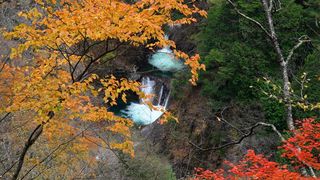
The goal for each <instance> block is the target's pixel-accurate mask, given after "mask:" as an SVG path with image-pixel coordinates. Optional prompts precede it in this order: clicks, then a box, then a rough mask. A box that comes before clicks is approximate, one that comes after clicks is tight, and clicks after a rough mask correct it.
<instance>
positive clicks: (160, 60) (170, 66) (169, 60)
mask: <svg viewBox="0 0 320 180" xmlns="http://www.w3.org/2000/svg"><path fill="white" fill-rule="evenodd" d="M149 64H151V65H152V66H154V67H156V68H158V69H160V70H161V71H165V72H169V71H170V72H175V71H179V70H181V69H183V68H184V64H183V62H182V61H181V60H179V59H176V58H175V57H174V55H173V53H172V50H171V49H170V48H169V47H165V48H163V49H160V50H158V51H157V52H156V53H155V54H153V55H152V56H151V58H150V59H149Z"/></svg>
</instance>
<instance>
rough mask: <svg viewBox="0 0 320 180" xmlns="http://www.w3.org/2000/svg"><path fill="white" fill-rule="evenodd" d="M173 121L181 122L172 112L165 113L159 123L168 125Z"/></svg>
mask: <svg viewBox="0 0 320 180" xmlns="http://www.w3.org/2000/svg"><path fill="white" fill-rule="evenodd" d="M170 120H173V121H175V122H179V120H178V118H177V117H175V116H174V115H172V114H171V113H170V112H168V111H165V112H164V113H163V115H162V117H161V119H160V121H159V123H160V124H164V123H167V122H168V121H170Z"/></svg>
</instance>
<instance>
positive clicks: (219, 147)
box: [189, 122, 285, 151]
mask: <svg viewBox="0 0 320 180" xmlns="http://www.w3.org/2000/svg"><path fill="white" fill-rule="evenodd" d="M259 126H266V127H271V128H272V130H273V131H274V132H275V133H276V134H277V135H278V136H279V138H280V139H281V141H282V142H284V141H285V138H284V137H283V136H282V135H281V133H280V131H278V130H277V128H276V127H275V126H274V125H273V124H267V123H264V122H257V123H256V124H255V125H253V126H251V127H250V128H248V130H249V132H248V133H246V134H244V135H243V136H241V138H240V139H238V140H237V141H232V142H230V143H226V144H224V145H222V146H218V147H211V148H202V147H200V146H198V145H196V144H194V143H193V142H191V141H189V144H191V145H192V146H194V147H196V148H197V149H199V150H201V151H215V150H219V149H223V148H226V147H229V146H232V145H236V144H240V143H241V142H242V141H243V140H244V139H245V138H247V137H249V136H251V135H252V134H253V133H254V129H255V128H257V127H259Z"/></svg>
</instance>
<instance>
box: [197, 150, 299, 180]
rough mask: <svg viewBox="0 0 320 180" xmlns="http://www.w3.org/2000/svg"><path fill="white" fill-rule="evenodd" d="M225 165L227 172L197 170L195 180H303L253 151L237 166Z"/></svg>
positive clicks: (249, 151)
mask: <svg viewBox="0 0 320 180" xmlns="http://www.w3.org/2000/svg"><path fill="white" fill-rule="evenodd" d="M226 164H227V165H228V166H230V169H229V170H228V171H227V172H225V171H224V170H222V169H219V170H217V171H216V172H212V171H209V170H203V169H201V168H197V169H196V178H195V179H197V180H200V179H208V180H217V179H219V180H223V179H247V178H249V179H261V180H265V179H270V180H271V179H272V180H273V179H292V180H294V179H297V180H298V179H303V177H302V176H301V175H300V174H298V173H296V172H290V171H289V170H288V169H287V167H286V166H281V165H279V164H278V163H276V162H272V161H269V160H267V159H266V158H265V157H263V155H261V154H258V155H257V154H255V152H254V151H253V150H248V153H247V155H246V156H245V157H244V158H243V159H242V160H241V161H240V163H239V164H238V165H234V164H232V163H230V162H226Z"/></svg>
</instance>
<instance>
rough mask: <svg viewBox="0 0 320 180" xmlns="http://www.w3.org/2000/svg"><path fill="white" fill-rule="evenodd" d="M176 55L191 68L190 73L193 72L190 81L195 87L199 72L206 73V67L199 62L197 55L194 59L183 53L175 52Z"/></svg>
mask: <svg viewBox="0 0 320 180" xmlns="http://www.w3.org/2000/svg"><path fill="white" fill-rule="evenodd" d="M174 54H175V55H176V56H177V57H179V58H182V59H184V60H185V62H184V64H185V65H187V66H189V68H190V71H191V79H189V81H190V83H191V84H192V85H194V86H195V85H197V81H198V78H199V74H198V71H200V70H203V71H205V70H206V67H205V65H204V64H201V63H200V62H199V61H200V56H199V54H196V55H194V56H192V57H189V56H188V55H187V54H186V53H183V52H181V51H174Z"/></svg>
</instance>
